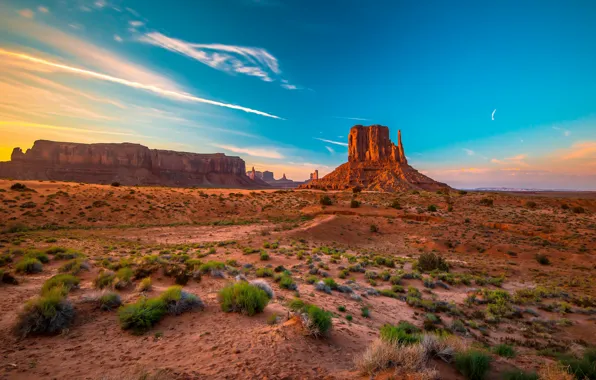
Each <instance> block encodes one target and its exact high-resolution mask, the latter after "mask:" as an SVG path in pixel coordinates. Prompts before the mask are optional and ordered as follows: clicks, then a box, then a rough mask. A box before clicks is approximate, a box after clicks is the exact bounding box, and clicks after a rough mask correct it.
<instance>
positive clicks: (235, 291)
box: [219, 281, 269, 316]
mask: <svg viewBox="0 0 596 380" xmlns="http://www.w3.org/2000/svg"><path fill="white" fill-rule="evenodd" d="M219 301H220V303H221V309H222V310H223V311H224V312H226V313H229V312H237V313H242V314H246V315H249V316H252V315H255V314H257V313H261V312H263V310H264V309H265V307H266V306H267V304H268V303H269V297H268V295H267V293H265V291H263V290H262V289H260V288H258V287H257V286H254V285H251V284H249V283H247V282H243V281H242V282H236V283H233V284H229V285H227V286H225V287H224V288H223V289H221V290H220V291H219Z"/></svg>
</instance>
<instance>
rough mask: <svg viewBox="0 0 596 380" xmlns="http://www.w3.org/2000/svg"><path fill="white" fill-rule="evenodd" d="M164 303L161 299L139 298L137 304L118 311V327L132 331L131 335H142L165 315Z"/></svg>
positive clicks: (125, 306)
mask: <svg viewBox="0 0 596 380" xmlns="http://www.w3.org/2000/svg"><path fill="white" fill-rule="evenodd" d="M166 312H167V309H166V303H165V302H164V301H163V300H162V299H161V298H149V299H147V298H144V297H143V298H141V299H139V300H138V301H137V302H135V303H133V304H129V305H124V306H122V307H120V309H118V318H119V319H120V326H121V327H122V329H124V330H132V332H133V334H137V335H138V334H143V333H144V332H145V331H147V330H149V329H150V328H151V327H152V326H153V325H155V324H156V323H157V322H159V321H160V320H161V319H162V318H163V317H164V315H165V314H166Z"/></svg>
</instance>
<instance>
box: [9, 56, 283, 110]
mask: <svg viewBox="0 0 596 380" xmlns="http://www.w3.org/2000/svg"><path fill="white" fill-rule="evenodd" d="M0 55H4V56H8V57H10V58H17V59H19V60H22V61H26V62H30V63H36V64H38V65H43V66H49V67H52V68H56V69H60V70H62V71H66V72H70V73H73V74H77V75H81V76H84V77H89V78H94V79H100V80H103V81H107V82H112V83H118V84H122V85H124V86H128V87H132V88H137V89H141V90H146V91H149V92H152V93H154V94H157V95H161V96H164V97H168V98H171V99H176V100H183V101H191V102H197V103H205V104H210V105H214V106H218V107H225V108H231V109H236V110H240V111H244V112H248V113H253V114H257V115H261V116H266V117H271V118H274V119H281V118H280V117H278V116H275V115H271V114H268V113H265V112H262V111H258V110H254V109H251V108H247V107H242V106H238V105H235V104H227V103H222V102H217V101H214V100H209V99H204V98H199V97H196V96H193V95H190V94H188V93H185V92H177V91H172V90H165V89H162V88H160V87H157V86H155V85H152V84H144V83H138V82H133V81H129V80H126V79H122V78H117V77H113V76H110V75H105V74H101V73H97V72H93V71H89V70H83V69H79V68H76V67H72V66H68V65H63V64H59V63H54V62H50V61H47V60H45V59H41V58H36V57H32V56H30V55H26V54H20V53H15V52H11V51H7V50H3V49H0Z"/></svg>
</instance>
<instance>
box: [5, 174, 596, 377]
mask: <svg viewBox="0 0 596 380" xmlns="http://www.w3.org/2000/svg"><path fill="white" fill-rule="evenodd" d="M21 182H22V183H23V184H25V185H26V186H27V189H28V190H25V191H16V190H11V186H12V185H13V184H14V183H16V182H15V181H8V180H0V230H2V231H3V232H2V233H1V234H0V252H1V254H2V255H4V256H3V257H5V258H6V259H5V260H4V261H0V265H1V266H0V270H3V271H4V272H5V273H11V274H12V275H14V276H15V277H16V279H17V280H18V285H13V284H2V283H0V378H2V379H3V378H7V379H39V378H44V379H45V378H48V379H54V378H55V379H108V378H109V379H112V378H113V379H119V378H138V375H137V374H138V373H140V372H148V373H153V374H155V373H160V374H162V375H163V376H165V377H171V378H183V379H186V378H189V379H195V378H197V379H202V378H205V379H206V378H210V379H211V378H214V379H219V378H221V379H252V378H258V379H282V378H287V379H293V378H297V379H322V378H328V379H349V378H368V377H369V376H368V375H366V374H363V373H362V372H361V371H359V369H358V368H357V367H356V365H355V364H354V363H355V362H354V361H355V359H356V358H358V357H359V356H361V355H362V354H363V352H364V351H365V350H366V348H367V347H368V346H369V344H371V342H373V341H374V340H375V339H377V338H378V337H379V330H380V328H381V326H383V325H384V324H386V323H391V324H397V323H398V322H399V321H409V322H411V323H413V324H414V325H416V326H418V327H420V328H423V327H426V328H427V329H436V330H439V331H442V333H443V334H453V335H455V336H456V337H458V338H459V339H461V340H462V341H464V342H465V343H466V344H467V345H471V346H473V347H477V348H478V349H482V350H486V352H488V353H489V354H490V356H491V358H492V362H491V369H490V373H489V376H488V378H489V379H501V378H503V377H502V376H503V373H504V372H506V371H509V370H511V369H515V368H520V369H523V370H528V371H530V370H534V369H537V368H539V367H540V366H542V365H544V364H545V363H549V362H554V361H555V360H556V359H555V357H556V354H557V353H565V354H570V355H580V354H581V353H582V352H583V350H585V349H586V348H587V347H590V346H593V345H596V309H595V307H596V298H594V297H596V275H595V274H596V194H595V193H556V194H505V193H478V192H468V193H465V194H464V193H461V192H458V191H452V192H451V193H450V194H448V195H447V194H437V193H430V192H409V193H401V194H386V193H368V192H364V193H358V194H353V193H352V192H331V191H330V192H321V191H274V190H267V191H260V190H258V191H250V190H233V189H175V188H157V187H113V186H101V185H88V184H77V183H64V182H49V181H44V182H37V181H21ZM30 190H32V191H30ZM322 196H328V197H330V198H331V200H332V205H330V206H322V205H321V203H320V199H321V197H322ZM352 199H356V200H358V201H359V202H361V203H360V207H357V208H352V207H350V203H351V200H352ZM491 201H492V205H491V204H490V203H491ZM392 205H393V206H396V207H391V206H392ZM397 205H399V206H397ZM430 205H435V206H436V210H437V211H428V210H429V206H430ZM51 247H63V248H66V249H69V250H71V251H73V250H74V251H77V252H80V253H81V254H82V255H84V256H82V255H81V257H84V260H85V261H86V263H87V264H88V266H89V268H88V270H82V271H80V272H79V273H77V277H79V278H80V280H81V283H80V286H79V288H77V289H74V290H72V291H71V292H70V293H69V294H68V300H69V301H71V302H72V303H73V305H74V308H75V311H76V316H75V319H74V322H73V324H72V325H70V326H69V327H68V329H64V330H63V331H62V332H61V333H59V334H57V335H51V336H27V337H25V338H22V337H20V336H17V335H15V334H14V332H13V327H14V326H15V323H16V321H17V317H18V315H19V313H20V312H21V310H22V308H23V306H24V304H25V303H26V302H27V300H29V299H31V298H34V297H36V296H38V295H39V293H40V289H41V287H42V285H43V284H44V282H45V281H46V280H47V279H49V278H50V277H52V276H53V275H56V274H57V273H59V268H61V266H62V265H64V263H65V262H66V261H67V260H64V259H59V258H58V257H55V256H52V255H51V254H50V255H48V256H49V257H50V260H49V262H48V263H45V264H43V270H42V271H41V272H40V273H33V274H25V273H16V271H15V268H16V265H17V263H18V262H19V260H21V259H22V257H21V256H26V255H27V252H28V251H30V250H38V251H45V250H47V249H48V248H51ZM431 251H434V252H436V253H438V254H440V256H442V257H443V258H444V259H446V261H447V263H448V264H449V267H450V270H449V273H446V272H445V273H438V272H434V273H428V272H427V273H421V272H419V271H416V270H415V268H416V266H415V265H416V263H417V259H418V257H419V255H420V254H421V253H424V252H431ZM50 252H51V250H50ZM264 253H265V254H266V255H265V254H264ZM267 256H268V259H267ZM379 258H380V259H379ZM384 258H389V259H392V262H393V264H387V262H388V261H387V262H386V261H384ZM538 258H542V263H540V262H539V261H540V260H539V259H538ZM545 258H546V259H547V260H548V262H549V263H548V264H546V262H545V260H544V259H545ZM189 260H192V261H189ZM199 261H200V262H199ZM208 261H218V262H222V263H225V269H224V270H223V271H221V272H213V273H211V272H205V273H203V274H202V276H200V279H199V278H198V275H197V276H195V277H194V278H193V277H192V276H191V278H190V279H189V280H188V282H187V283H186V284H185V285H184V290H185V291H187V292H190V293H193V294H195V295H197V296H199V297H200V298H201V299H202V300H203V302H204V303H205V304H206V307H205V309H204V310H201V311H196V312H190V313H184V314H181V315H178V316H166V317H165V318H164V319H162V320H161V321H160V322H159V323H158V324H156V325H155V326H153V327H152V328H151V329H150V330H149V331H148V332H146V333H144V334H142V335H133V334H132V333H130V332H129V331H126V330H123V329H122V328H121V326H120V323H119V318H118V311H117V310H113V311H101V310H99V309H98V308H97V307H96V306H95V304H94V303H93V302H89V299H93V297H94V295H96V294H97V293H98V290H97V289H96V287H95V286H94V280H95V279H96V278H97V277H98V275H99V274H100V272H103V273H105V272H106V271H114V272H117V271H118V269H120V268H122V267H130V268H131V269H133V271H134V272H135V278H136V277H137V276H136V273H137V272H140V273H143V272H142V270H149V271H150V277H151V279H152V284H153V286H152V289H151V290H150V291H147V292H140V291H138V290H137V286H138V283H139V282H140V279H135V280H134V281H132V283H131V284H130V285H128V286H125V287H123V288H122V289H120V290H116V291H117V292H118V293H119V294H120V297H121V298H122V301H123V303H124V304H128V303H131V302H135V301H136V300H138V299H139V298H140V297H144V296H147V297H154V296H157V295H159V294H160V293H161V292H162V291H164V290H165V289H166V288H168V287H169V286H172V285H174V284H175V281H176V279H175V278H174V277H170V276H168V275H167V274H169V273H168V271H167V270H166V269H167V268H172V267H174V268H178V267H181V268H184V270H188V271H193V270H194V269H196V267H197V266H198V265H200V263H206V262H208ZM191 262H192V265H191V264H190V263H191ZM149 263H150V265H149ZM248 264H251V265H248ZM279 266H283V268H285V269H287V270H288V271H289V272H290V273H291V277H292V279H293V280H294V281H295V283H296V285H297V290H289V289H283V288H281V287H280V284H279V283H277V282H276V281H275V279H274V278H273V277H265V278H264V279H265V280H266V281H268V282H269V283H270V285H271V286H272V288H273V290H274V291H275V297H274V298H273V299H272V300H271V301H270V302H269V304H268V305H267V307H266V308H265V310H264V312H263V313H260V314H257V315H255V316H247V315H243V314H240V313H226V312H223V311H222V310H221V307H220V304H219V301H218V291H219V290H220V289H221V288H223V287H224V286H225V285H226V284H227V283H229V282H233V281H235V277H236V276H237V275H238V274H241V275H243V276H245V277H246V278H247V279H248V280H253V279H255V278H257V273H256V272H257V269H259V268H263V267H269V268H271V269H276V268H277V269H279V268H278V267H279ZM356 266H358V268H356ZM193 268H194V269H193ZM359 268H363V269H362V271H360V270H359ZM279 270H281V269H279ZM394 275H397V276H398V277H400V278H401V279H399V286H401V287H403V289H404V291H407V292H410V290H408V288H409V287H413V288H416V289H418V290H419V291H420V293H421V295H422V296H421V299H423V300H424V301H425V302H422V303H413V302H409V301H408V300H407V299H406V295H405V294H403V295H402V294H401V293H400V291H399V289H397V288H394V291H395V292H389V291H387V290H390V289H392V284H391V281H389V280H388V278H389V277H393V276H394ZM323 278H333V279H334V280H335V281H336V282H337V283H338V284H340V285H345V284H347V285H349V286H350V287H351V288H352V289H353V290H354V293H353V294H350V293H341V292H338V291H335V290H333V291H331V292H330V294H328V293H326V292H323V291H318V290H316V289H315V284H313V283H311V282H313V281H315V283H316V282H318V281H319V280H320V279H323ZM393 285H396V284H393ZM439 285H440V286H439ZM483 289H486V290H487V291H488V292H484V293H483ZM382 290H385V292H381V291H382ZM497 290H501V291H505V292H506V293H508V297H509V298H508V300H509V301H508V303H507V304H506V305H500V306H501V307H502V309H503V310H496V308H495V307H494V306H493V305H491V303H490V299H489V300H487V298H488V296H487V294H489V292H490V291H497ZM380 292H381V293H380ZM296 296H299V297H300V299H302V300H304V301H305V302H308V303H312V304H314V305H317V306H319V307H321V308H323V309H325V310H328V311H330V312H332V313H333V327H332V330H331V332H330V333H329V335H328V336H327V337H320V338H314V337H311V336H307V335H306V334H305V332H304V329H303V328H302V326H301V324H300V323H299V320H298V319H297V318H295V317H293V314H292V313H291V312H290V310H289V308H288V302H289V301H290V300H292V299H294V297H296ZM442 301H443V302H442ZM438 304H440V305H443V308H440V307H439V308H437V305H438ZM445 305H447V306H445ZM489 307H492V309H490V310H489ZM363 308H367V309H368V310H369V312H370V315H369V316H368V317H365V316H363V312H362V309H363ZM340 309H341V310H345V311H340ZM495 310H496V311H495ZM499 313H500V314H499ZM428 314H433V315H434V316H436V317H438V321H435V323H433V325H434V326H431V324H428V323H425V320H427V319H429V316H428ZM348 316H351V317H348ZM349 319H351V320H349ZM455 320H457V322H459V325H461V326H463V327H461V328H458V329H456V328H454V327H453V326H455V325H454V321H455ZM501 343H507V344H509V345H511V346H513V347H514V349H515V352H516V355H515V356H514V357H511V358H507V357H502V356H499V355H497V354H496V353H494V351H492V350H491V348H492V347H494V346H496V345H498V344H501ZM428 365H429V366H430V367H435V368H436V369H437V371H438V373H439V375H440V378H442V379H460V378H461V379H463V378H464V377H462V376H461V375H460V374H459V373H458V371H457V370H456V368H455V366H454V365H453V364H452V363H445V362H443V361H442V360H440V359H433V360H431V361H430V362H429V363H428ZM392 371H393V370H391V371H389V370H387V371H382V373H380V375H379V377H377V378H389V377H390V376H394V377H393V378H407V377H400V376H401V375H394V374H393V372H392ZM403 376H405V375H403Z"/></svg>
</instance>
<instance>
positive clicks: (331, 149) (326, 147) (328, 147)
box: [325, 145, 335, 154]
mask: <svg viewBox="0 0 596 380" xmlns="http://www.w3.org/2000/svg"><path fill="white" fill-rule="evenodd" d="M325 149H327V150H328V151H329V153H331V154H333V153H335V151H334V150H333V148H332V147H330V146H326V145H325Z"/></svg>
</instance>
